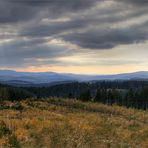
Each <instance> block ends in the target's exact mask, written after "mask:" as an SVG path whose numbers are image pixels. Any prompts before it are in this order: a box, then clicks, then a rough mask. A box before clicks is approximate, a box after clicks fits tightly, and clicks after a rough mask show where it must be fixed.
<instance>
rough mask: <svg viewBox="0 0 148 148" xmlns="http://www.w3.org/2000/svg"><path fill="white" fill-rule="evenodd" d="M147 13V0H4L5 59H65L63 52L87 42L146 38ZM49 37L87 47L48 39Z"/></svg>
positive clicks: (1, 58)
mask: <svg viewBox="0 0 148 148" xmlns="http://www.w3.org/2000/svg"><path fill="white" fill-rule="evenodd" d="M147 16H148V0H109V1H106V0H1V2H0V39H1V41H0V63H1V64H0V65H1V66H2V65H6V66H8V67H11V66H17V67H18V66H20V67H21V66H23V65H40V64H45V65H46V64H62V63H60V62H59V61H58V60H57V59H58V58H59V57H64V56H71V55H73V54H79V52H80V50H83V51H86V52H88V50H86V48H87V49H89V50H90V51H91V49H92V50H94V49H95V50H97V49H98V50H101V49H103V50H105V49H112V48H114V47H116V46H119V45H127V44H135V43H139V42H144V41H147V40H148V27H147V26H148V23H147V21H148V19H147V18H148V17H147ZM64 19H65V20H64ZM50 39H55V40H58V39H60V40H63V44H64V43H65V42H70V43H72V44H75V45H78V46H79V47H81V48H82V49H81V48H80V49H79V50H75V49H72V48H71V47H68V46H66V45H57V43H56V42H55V43H53V44H48V42H49V40H50ZM65 44H66V43H65ZM37 59H42V60H41V61H40V60H39V61H37ZM44 59H45V60H44ZM64 64H65V63H64Z"/></svg>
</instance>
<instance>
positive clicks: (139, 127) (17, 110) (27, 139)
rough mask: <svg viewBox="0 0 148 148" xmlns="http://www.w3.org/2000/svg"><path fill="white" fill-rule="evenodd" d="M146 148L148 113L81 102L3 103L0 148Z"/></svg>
mask: <svg viewBox="0 0 148 148" xmlns="http://www.w3.org/2000/svg"><path fill="white" fill-rule="evenodd" d="M9 147H12V148H147V147H148V112H147V111H142V110H136V109H127V108H124V107H119V106H107V105H103V104H98V103H91V102H86V103H84V102H80V101H78V100H63V99H54V98H50V99H43V100H40V101H39V100H34V99H32V100H24V101H20V102H9V101H4V102H1V104H0V148H9Z"/></svg>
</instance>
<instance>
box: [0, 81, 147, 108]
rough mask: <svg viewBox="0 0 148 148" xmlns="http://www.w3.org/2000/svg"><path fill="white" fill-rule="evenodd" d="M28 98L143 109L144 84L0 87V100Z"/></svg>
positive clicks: (129, 82)
mask: <svg viewBox="0 0 148 148" xmlns="http://www.w3.org/2000/svg"><path fill="white" fill-rule="evenodd" d="M32 97H34V98H38V99H40V98H47V97H62V98H70V99H79V100H81V101H93V102H101V103H104V104H109V105H113V104H117V105H121V106H127V107H133V108H139V109H147V108H148V81H98V82H87V83H79V82H72V83H67V84H60V85H55V86H50V87H24V88H18V87H13V86H8V85H0V99H1V100H11V101H13V100H22V99H25V98H32Z"/></svg>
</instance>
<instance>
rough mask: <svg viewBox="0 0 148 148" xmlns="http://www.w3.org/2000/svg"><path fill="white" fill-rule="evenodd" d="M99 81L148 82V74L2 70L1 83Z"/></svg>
mask: <svg viewBox="0 0 148 148" xmlns="http://www.w3.org/2000/svg"><path fill="white" fill-rule="evenodd" d="M99 80H111V81H114V80H148V72H147V71H140V72H134V73H124V74H115V75H81V74H70V73H69V74H68V73H55V72H37V73H34V72H16V71H11V70H0V83H3V84H9V85H17V86H35V85H40V86H46V85H54V84H59V83H60V84H61V83H69V82H72V81H78V82H86V81H99Z"/></svg>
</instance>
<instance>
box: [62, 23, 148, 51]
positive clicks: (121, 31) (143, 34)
mask: <svg viewBox="0 0 148 148" xmlns="http://www.w3.org/2000/svg"><path fill="white" fill-rule="evenodd" d="M147 25H148V22H146V23H144V24H141V25H135V26H132V27H128V28H117V29H113V28H107V29H97V28H95V29H91V30H87V31H85V32H80V33H79V32H78V33H70V34H67V35H63V36H62V38H63V39H64V40H66V41H69V42H72V43H73V44H77V45H79V46H80V47H82V48H90V49H111V48H113V47H116V46H118V45H123V44H133V43H139V42H144V41H146V40H147V39H148V30H147Z"/></svg>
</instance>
